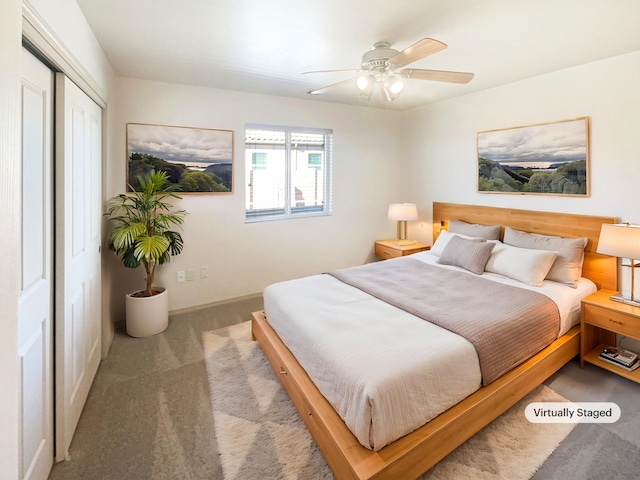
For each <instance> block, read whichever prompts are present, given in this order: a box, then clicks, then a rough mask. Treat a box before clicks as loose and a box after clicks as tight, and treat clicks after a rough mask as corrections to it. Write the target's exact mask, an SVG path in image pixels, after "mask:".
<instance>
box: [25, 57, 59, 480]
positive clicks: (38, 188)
mask: <svg viewBox="0 0 640 480" xmlns="http://www.w3.org/2000/svg"><path fill="white" fill-rule="evenodd" d="M21 60H22V65H21V70H22V205H21V207H22V243H21V246H22V248H21V252H20V256H21V259H22V262H21V270H20V297H19V300H18V362H19V365H20V386H19V388H20V415H19V419H20V446H19V448H20V464H19V472H20V478H21V479H27V478H28V479H34V480H35V479H46V478H47V477H48V476H49V471H50V470H51V466H52V465H53V351H52V343H51V342H52V340H51V332H52V325H53V246H52V245H53V242H52V238H53V229H52V221H51V214H52V209H53V194H52V191H53V190H52V175H51V170H52V167H51V164H52V151H53V149H52V136H51V135H52V133H51V132H52V125H53V94H54V89H53V72H52V71H51V70H49V69H48V68H47V67H46V66H45V65H44V64H43V63H42V62H40V61H39V60H37V59H36V58H35V57H34V56H33V55H31V54H30V53H29V52H28V51H26V50H25V49H23V51H22V58H21Z"/></svg>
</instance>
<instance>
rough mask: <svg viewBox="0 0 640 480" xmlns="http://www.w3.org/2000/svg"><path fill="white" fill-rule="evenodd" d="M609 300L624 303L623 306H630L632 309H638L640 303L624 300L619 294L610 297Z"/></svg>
mask: <svg viewBox="0 0 640 480" xmlns="http://www.w3.org/2000/svg"><path fill="white" fill-rule="evenodd" d="M609 300H613V301H614V302H620V303H624V304H625V305H631V306H633V307H640V302H636V301H635V300H631V299H629V298H625V297H623V296H622V295H621V294H616V295H611V296H610V297H609Z"/></svg>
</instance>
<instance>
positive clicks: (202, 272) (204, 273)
mask: <svg viewBox="0 0 640 480" xmlns="http://www.w3.org/2000/svg"><path fill="white" fill-rule="evenodd" d="M208 276H209V274H208V273H207V267H200V278H207V277H208Z"/></svg>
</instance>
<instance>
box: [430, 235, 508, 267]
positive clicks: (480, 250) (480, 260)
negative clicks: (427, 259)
mask: <svg viewBox="0 0 640 480" xmlns="http://www.w3.org/2000/svg"><path fill="white" fill-rule="evenodd" d="M495 246H496V244H495V243H492V242H478V241H475V240H468V239H466V238H462V237H459V236H458V235H453V237H452V238H451V240H449V243H447V246H446V247H445V249H444V251H443V252H442V254H441V255H440V258H438V260H436V262H437V263H441V264H443V265H455V266H456V267H462V268H464V269H465V270H469V271H470V272H473V273H475V274H476V275H480V274H481V273H482V272H483V271H484V267H485V265H486V264H487V261H488V260H489V256H490V255H491V251H492V250H493V248H494V247H495Z"/></svg>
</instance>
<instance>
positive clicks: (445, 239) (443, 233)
mask: <svg viewBox="0 0 640 480" xmlns="http://www.w3.org/2000/svg"><path fill="white" fill-rule="evenodd" d="M455 236H458V237H461V238H464V239H465V240H473V241H476V242H482V241H483V239H482V238H479V237H469V236H468V235H462V234H460V233H451V232H448V231H447V230H440V235H438V238H437V239H436V241H435V242H434V244H433V246H432V247H431V250H429V253H431V254H432V255H435V256H437V257H439V256H440V255H442V252H443V251H444V248H445V247H446V246H447V244H448V243H449V240H451V238H452V237H455Z"/></svg>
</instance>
